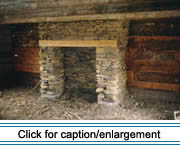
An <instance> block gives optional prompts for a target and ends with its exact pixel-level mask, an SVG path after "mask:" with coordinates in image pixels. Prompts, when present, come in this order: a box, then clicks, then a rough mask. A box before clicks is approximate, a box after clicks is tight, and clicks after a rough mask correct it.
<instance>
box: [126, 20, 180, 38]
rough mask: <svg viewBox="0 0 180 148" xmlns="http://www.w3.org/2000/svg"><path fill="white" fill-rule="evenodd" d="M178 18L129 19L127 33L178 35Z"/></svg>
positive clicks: (179, 33)
mask: <svg viewBox="0 0 180 148" xmlns="http://www.w3.org/2000/svg"><path fill="white" fill-rule="evenodd" d="M178 28H180V18H168V19H150V20H149V19H148V20H146V19H145V20H134V21H131V26H130V31H129V35H131V36H132V35H136V36H137V35H139V36H180V30H179V29H178Z"/></svg>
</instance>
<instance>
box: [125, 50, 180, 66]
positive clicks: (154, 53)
mask: <svg viewBox="0 0 180 148" xmlns="http://www.w3.org/2000/svg"><path fill="white" fill-rule="evenodd" d="M179 54H180V51H177V50H160V49H159V50H156V49H155V50H151V49H150V50H144V49H133V48H129V49H128V50H127V53H126V59H127V62H129V63H130V62H131V61H133V60H140V59H141V60H147V59H148V60H160V61H166V60H174V61H175V60H177V61H178V55H179Z"/></svg>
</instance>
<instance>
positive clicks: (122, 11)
mask: <svg viewBox="0 0 180 148" xmlns="http://www.w3.org/2000/svg"><path fill="white" fill-rule="evenodd" d="M179 4H180V3H179V0H111V1H109V0H108V1H107V0H98V1H97V0H93V1H89V0H83V2H82V0H75V1H73V0H51V1H47V0H42V1H41V2H39V1H38V0H25V1H24V0H18V1H12V0H6V1H4V0H3V1H1V3H0V20H1V21H0V23H7V24H10V23H25V22H26V23H28V22H49V21H53V22H56V21H75V20H76V21H79V20H99V19H116V20H117V19H129V18H131V19H144V18H157V17H177V16H179V15H180V14H179V13H178V12H173V13H172V12H169V10H178V9H179V8H180V6H179ZM59 10H61V11H59ZM163 10H165V11H166V13H163ZM147 11H149V13H144V12H147ZM152 11H154V13H151V12H152ZM126 12H132V13H130V14H127V13H126ZM135 12H138V13H135Z"/></svg>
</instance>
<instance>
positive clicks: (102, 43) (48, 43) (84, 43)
mask: <svg viewBox="0 0 180 148" xmlns="http://www.w3.org/2000/svg"><path fill="white" fill-rule="evenodd" d="M39 46H41V47H117V46H118V44H117V41H116V40H99V41H98V40H94V41H93V40H73V41H55V40H40V41H39Z"/></svg>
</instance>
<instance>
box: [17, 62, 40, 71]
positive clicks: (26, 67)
mask: <svg viewBox="0 0 180 148" xmlns="http://www.w3.org/2000/svg"><path fill="white" fill-rule="evenodd" d="M14 68H15V70H16V71H19V72H20V71H22V72H32V73H40V65H25V64H16V65H14Z"/></svg>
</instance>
